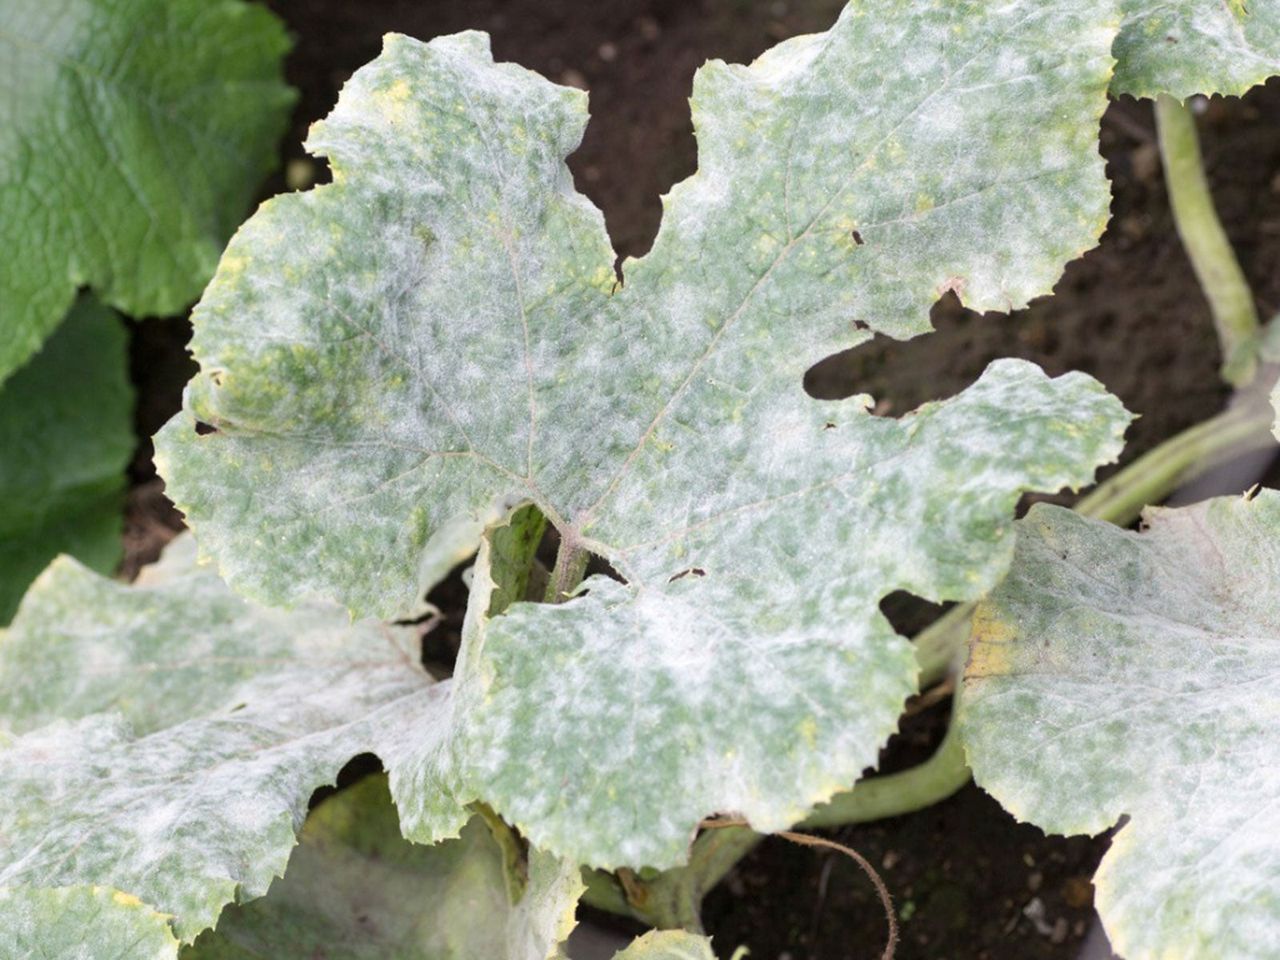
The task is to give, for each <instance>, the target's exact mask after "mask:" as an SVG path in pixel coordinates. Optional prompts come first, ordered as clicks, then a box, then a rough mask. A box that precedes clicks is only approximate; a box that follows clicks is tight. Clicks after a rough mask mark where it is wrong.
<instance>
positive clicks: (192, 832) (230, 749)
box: [0, 538, 467, 940]
mask: <svg viewBox="0 0 1280 960" xmlns="http://www.w3.org/2000/svg"><path fill="white" fill-rule="evenodd" d="M194 555H195V547H194V544H193V543H192V542H191V540H190V538H182V539H180V540H178V541H175V543H174V544H173V545H171V546H170V548H169V549H168V551H167V552H166V555H165V559H164V561H163V562H162V563H161V564H160V565H159V566H158V567H155V568H151V569H148V570H147V571H144V574H143V575H142V577H141V578H140V581H139V583H138V584H137V585H135V586H131V587H130V586H125V585H122V584H119V583H116V582H114V581H111V580H108V579H106V578H104V577H100V576H98V575H96V574H93V573H91V572H90V571H88V570H86V569H85V568H84V567H82V566H80V565H79V564H78V563H76V562H75V561H73V560H71V559H69V558H66V557H63V558H60V559H58V560H57V561H55V562H54V564H53V565H52V566H51V567H50V568H49V569H48V570H47V571H46V572H45V573H44V574H42V575H41V576H40V577H39V578H38V579H37V581H36V583H35V584H34V585H33V586H32V588H31V590H30V592H29V593H28V594H27V597H26V598H25V599H24V601H23V603H22V606H21V608H20V609H19V612H18V615H17V617H16V618H15V619H14V622H13V624H12V626H10V627H9V629H8V630H7V631H4V632H3V633H0V731H3V732H4V733H5V734H7V735H8V736H4V737H0V741H7V742H4V743H2V744H0V746H2V747H3V748H2V749H0V886H18V885H22V886H32V887H54V886H74V885H82V884H105V885H109V886H111V887H113V888H115V889H118V890H121V891H124V892H125V893H127V894H131V895H134V896H137V897H138V898H140V899H141V900H142V901H144V902H145V903H146V904H148V905H149V906H151V907H153V908H155V909H157V910H159V911H161V912H163V913H166V914H172V915H173V917H174V920H173V926H174V929H175V931H176V932H177V934H178V936H179V937H180V938H181V939H183V940H190V939H191V938H192V937H194V936H195V934H196V933H198V932H199V931H200V930H202V929H204V928H205V927H208V926H211V925H212V924H213V922H214V920H215V919H216V917H217V915H218V912H219V910H220V909H221V908H222V905H223V904H224V903H227V902H230V901H232V900H234V899H237V898H239V897H254V896H260V895H262V894H264V893H266V891H267V886H268V884H269V882H270V880H271V878H272V877H273V876H277V875H279V874H280V873H281V872H282V871H283V869H284V865H285V861H286V859H287V857H288V854H289V850H290V848H291V847H292V846H293V844H294V831H295V828H296V827H298V826H300V825H301V822H302V819H303V815H304V813H305V810H306V805H307V801H308V798H309V797H310V795H311V793H312V791H313V790H314V789H315V788H316V787H318V786H320V785H322V784H325V783H328V782H331V781H332V780H333V778H334V776H335V775H336V773H337V771H338V770H339V769H340V768H341V766H342V765H343V764H344V763H346V762H347V761H348V760H349V759H350V758H351V757H353V756H355V755H356V754H359V753H363V752H377V753H378V754H379V755H380V756H382V757H383V758H384V760H386V761H387V765H388V768H389V769H390V770H391V772H392V780H393V789H394V790H396V791H397V795H398V797H399V796H400V794H399V790H400V787H399V786H398V784H399V783H400V781H401V780H402V779H404V780H407V781H408V782H410V783H411V784H412V790H411V791H410V793H409V794H408V796H407V797H406V798H405V799H404V800H402V802H401V806H402V809H404V810H406V811H407V812H406V821H407V822H408V823H409V824H410V825H411V826H412V827H414V829H416V830H418V831H419V832H423V830H424V828H423V827H422V826H421V825H420V824H419V823H418V819H420V818H421V817H422V816H426V815H428V813H429V814H430V815H434V816H435V817H436V819H435V820H434V821H433V822H434V823H437V824H442V825H443V826H444V827H445V828H447V827H450V826H452V827H453V829H455V830H456V828H457V827H458V826H461V824H462V822H464V821H465V820H466V816H467V815H466V813H465V812H464V811H462V810H461V809H459V808H457V807H456V806H455V805H454V804H453V802H452V800H451V799H450V797H449V795H448V794H447V792H445V788H444V787H441V786H436V785H435V784H436V781H435V780H433V779H432V777H433V776H434V775H435V774H434V773H433V771H434V770H436V769H437V767H432V766H431V765H432V764H438V762H439V761H438V758H437V757H436V755H435V754H434V753H433V752H432V749H433V748H432V745H431V743H430V740H429V738H428V737H424V736H423V735H422V733H421V731H422V730H424V729H426V730H430V729H433V728H436V727H440V726H441V724H440V722H439V721H438V719H436V718H439V717H440V716H442V715H443V716H447V713H448V709H447V704H448V692H447V689H446V688H441V687H440V686H439V685H433V684H432V683H431V680H430V678H429V677H428V676H427V675H426V674H425V673H424V672H423V671H422V670H421V668H420V667H419V666H418V663H417V644H416V642H415V637H414V635H413V633H412V631H410V630H408V629H405V628H397V627H388V626H385V625H382V624H378V623H374V622H371V621H363V622H360V623H356V624H354V625H352V624H351V623H350V622H349V620H348V618H347V616H346V614H345V613H344V612H342V611H341V610H339V609H336V608H334V607H325V606H319V605H314V604H313V605H307V606H303V607H299V608H298V609H296V610H293V611H289V612H285V611H278V610H266V609H257V608H253V607H250V606H248V605H247V604H245V603H244V601H242V600H240V599H239V598H237V597H235V596H234V595H232V594H231V593H230V591H228V590H227V589H226V587H225V586H224V585H223V584H222V583H221V581H219V580H218V579H217V577H216V576H214V575H213V574H212V572H210V571H209V570H207V569H200V568H198V567H197V566H196V565H195V563H194ZM429 768H430V769H429ZM415 811H417V812H415ZM423 811H427V813H424V812H423ZM103 922H104V923H108V922H110V917H109V916H108V915H106V914H104V917H103ZM104 929H105V928H104Z"/></svg>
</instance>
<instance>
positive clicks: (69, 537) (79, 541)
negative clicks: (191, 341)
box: [0, 298, 133, 624]
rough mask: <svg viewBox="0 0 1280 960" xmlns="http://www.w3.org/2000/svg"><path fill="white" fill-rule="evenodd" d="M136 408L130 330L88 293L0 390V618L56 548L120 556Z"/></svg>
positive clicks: (108, 560) (98, 561) (1, 620)
mask: <svg viewBox="0 0 1280 960" xmlns="http://www.w3.org/2000/svg"><path fill="white" fill-rule="evenodd" d="M132 407H133V392H132V390H130V388H129V384H128V380H127V358H126V355H125V331H124V328H123V327H122V326H121V325H120V324H119V323H118V322H116V320H115V317H114V316H113V315H112V313H111V311H110V310H107V309H106V308H105V307H102V306H99V305H98V304H96V303H95V302H93V301H92V300H90V299H88V298H84V299H81V300H80V301H79V302H78V303H77V304H76V306H75V307H73V308H72V310H71V313H70V314H69V315H68V316H67V319H66V320H65V321H64V322H63V324H62V326H61V327H59V328H58V331H57V332H56V333H55V334H54V335H53V337H52V338H50V340H49V341H48V342H47V343H46V344H45V345H44V348H43V349H42V350H41V351H40V353H39V354H38V355H37V356H36V357H35V358H34V359H32V360H31V361H30V362H29V363H28V364H27V365H26V366H25V367H23V369H22V370H20V371H19V372H18V373H17V374H15V375H14V376H13V378H12V379H10V380H9V381H8V382H7V383H5V384H4V386H3V387H2V388H0V451H3V455H0V571H3V573H0V624H5V623H8V622H9V620H10V618H12V616H13V612H14V611H15V610H16V609H17V608H18V601H19V600H21V599H22V594H23V592H24V591H25V590H26V589H27V585H28V584H29V583H30V582H31V581H32V580H33V579H35V577H36V575H37V574H38V573H39V572H40V571H41V570H43V569H44V568H45V567H46V566H47V565H48V564H49V561H50V560H52V559H53V558H54V557H55V556H57V555H58V554H59V553H69V554H72V555H73V556H75V557H76V558H77V559H79V560H80V561H82V562H83V563H85V564H86V565H88V566H89V567H92V568H93V569H95V570H99V571H101V572H103V573H110V572H111V571H112V570H114V569H115V566H116V564H117V563H119V561H120V554H121V540H120V533H121V508H122V506H123V501H124V481H125V475H124V472H125V466H126V464H127V463H128V461H129V456H130V454H131V453H132V452H133V426H132Z"/></svg>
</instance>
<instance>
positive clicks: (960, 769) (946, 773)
mask: <svg viewBox="0 0 1280 960" xmlns="http://www.w3.org/2000/svg"><path fill="white" fill-rule="evenodd" d="M954 712H955V707H954V704H953V707H952V714H953V715H954ZM968 781H969V768H968V767H967V766H966V764H965V758H964V748H963V747H962V746H961V743H960V736H959V734H958V733H956V729H955V726H954V725H953V726H951V727H950V728H948V730H947V734H946V736H945V737H944V738H943V741H942V743H941V745H939V747H938V749H937V751H936V752H935V753H934V754H933V756H932V757H930V758H929V759H928V760H926V761H925V762H924V763H922V764H920V765H919V766H916V767H912V768H911V769H909V770H903V771H902V772H901V773H891V774H887V775H885V776H882V777H870V778H868V779H866V780H862V781H860V782H859V783H857V784H855V785H854V787H853V789H852V790H847V791H845V792H843V793H839V794H836V796H834V797H833V798H832V799H831V801H830V802H829V803H826V804H823V805H822V806H820V807H818V808H817V809H816V810H814V812H813V813H812V814H811V815H810V816H809V817H808V818H807V819H805V820H803V821H802V822H801V823H799V824H797V826H798V827H800V828H809V829H814V828H825V827H836V826H847V825H849V824H854V823H868V822H870V821H873V820H882V819H884V818H886V817H897V816H902V815H903V814H908V813H915V812H916V811H917V810H923V809H925V808H926V807H931V806H933V805H934V804H935V803H939V802H940V801H942V800H945V799H946V798H947V797H949V796H951V795H952V794H953V793H955V792H956V791H957V790H959V789H960V788H961V787H963V786H964V785H965V784H966V783H968ZM763 839H764V837H763V836H762V835H761V834H759V833H756V832H755V831H754V830H752V829H751V828H750V827H747V826H737V825H735V826H722V827H716V828H714V829H706V830H703V831H702V832H701V833H700V834H698V838H697V839H696V840H694V842H693V847H692V849H691V851H690V854H689V863H688V864H687V865H686V866H683V867H678V868H676V869H674V870H667V871H665V872H663V873H660V874H657V875H656V876H654V877H652V878H649V879H643V878H634V879H631V880H630V882H629V883H627V884H625V885H624V884H622V883H620V882H618V880H617V879H616V878H615V877H614V876H613V875H612V874H609V873H605V872H603V871H600V870H584V871H583V878H584V880H585V881H586V884H587V892H586V895H585V896H584V897H583V902H585V903H587V904H589V905H590V906H593V907H596V908H597V909H600V910H607V911H609V912H610V913H617V914H622V915H623V916H629V917H632V918H634V919H636V920H640V921H641V922H643V923H648V924H652V925H653V926H656V927H662V928H670V927H680V928H683V929H686V930H692V931H694V932H701V930H702V921H701V918H700V916H699V909H700V907H701V904H702V898H703V897H704V896H706V894H707V893H708V892H709V891H710V890H711V889H712V888H713V887H714V886H715V885H716V884H717V883H719V882H720V881H721V880H722V879H724V877H725V875H726V874H727V873H728V872H729V871H730V870H731V869H733V866H734V865H735V864H736V863H737V862H738V861H739V860H741V859H742V858H743V857H745V856H746V855H747V854H748V853H750V852H751V850H753V849H754V848H755V846H756V845H757V844H758V843H760V841H761V840H763Z"/></svg>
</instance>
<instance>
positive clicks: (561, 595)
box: [546, 531, 591, 603]
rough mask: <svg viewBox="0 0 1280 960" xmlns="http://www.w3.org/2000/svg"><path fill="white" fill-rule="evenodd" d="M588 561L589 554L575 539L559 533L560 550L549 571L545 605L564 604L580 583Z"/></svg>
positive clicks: (562, 532)
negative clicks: (549, 577)
mask: <svg viewBox="0 0 1280 960" xmlns="http://www.w3.org/2000/svg"><path fill="white" fill-rule="evenodd" d="M589 559H591V554H590V553H588V552H587V550H586V549H585V548H584V547H583V546H582V545H581V544H580V543H579V542H578V541H577V539H576V538H574V537H573V536H571V535H570V534H568V533H565V532H564V531H561V533H560V549H559V550H558V551H557V552H556V565H555V567H554V568H553V569H552V571H551V579H550V580H549V581H548V582H547V595H546V602H547V603H564V601H566V600H568V599H569V597H570V596H571V595H572V593H573V591H574V589H575V588H576V587H577V586H578V584H580V583H581V582H582V576H583V574H585V573H586V572H587V561H588V560H589Z"/></svg>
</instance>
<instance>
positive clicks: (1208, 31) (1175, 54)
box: [1111, 0, 1280, 100]
mask: <svg viewBox="0 0 1280 960" xmlns="http://www.w3.org/2000/svg"><path fill="white" fill-rule="evenodd" d="M1120 7H1121V10H1122V11H1123V14H1124V25H1123V27H1122V28H1121V30H1120V36H1119V37H1117V38H1116V44H1115V48H1114V53H1115V56H1116V61H1117V63H1116V75H1115V79H1113V80H1112V81H1111V91H1112V93H1115V94H1123V93H1127V94H1130V95H1132V96H1135V97H1156V96H1159V95H1160V94H1162V93H1167V94H1170V95H1171V96H1174V97H1177V98H1178V99H1179V100H1185V99H1186V98H1187V97H1189V96H1191V95H1192V94H1196V93H1204V94H1211V93H1221V94H1226V95H1239V94H1242V93H1244V92H1245V91H1246V90H1248V89H1249V88H1250V87H1252V86H1254V85H1256V84H1259V83H1262V82H1264V81H1265V80H1266V79H1267V78H1268V77H1271V76H1275V75H1276V74H1280V5H1277V4H1276V3H1275V2H1274V0H1120Z"/></svg>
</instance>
